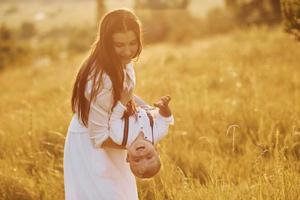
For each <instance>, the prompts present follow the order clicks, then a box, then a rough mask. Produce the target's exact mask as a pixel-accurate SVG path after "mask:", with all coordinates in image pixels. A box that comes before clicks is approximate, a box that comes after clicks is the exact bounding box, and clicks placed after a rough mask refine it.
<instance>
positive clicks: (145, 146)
mask: <svg viewBox="0 0 300 200" xmlns="http://www.w3.org/2000/svg"><path fill="white" fill-rule="evenodd" d="M127 162H129V164H130V169H131V171H132V173H133V174H134V175H135V176H136V177H139V178H151V177H153V176H154V175H156V174H157V173H158V172H159V170H160V166H161V164H160V158H159V155H158V152H157V151H156V149H155V147H154V146H153V144H152V143H151V142H149V141H147V140H145V139H139V140H136V141H135V142H133V143H132V145H131V146H130V147H129V148H128V154H127Z"/></svg>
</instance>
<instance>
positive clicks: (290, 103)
mask: <svg viewBox="0 0 300 200" xmlns="http://www.w3.org/2000/svg"><path fill="white" fill-rule="evenodd" d="M299 45H300V44H299V42H298V43H297V42H296V41H295V40H294V39H293V38H292V37H291V36H290V35H288V34H286V33H284V32H283V28H282V27H281V26H277V27H273V28H268V27H252V28H248V29H245V30H234V31H232V32H230V33H226V34H219V35H214V36H212V37H207V38H205V39H195V40H190V41H188V42H185V43H181V44H174V43H167V42H161V43H158V44H152V45H150V44H149V45H146V46H145V48H144V50H143V53H142V55H141V57H140V58H139V60H138V61H136V62H135V63H134V65H135V70H136V76H137V88H136V89H135V93H136V94H138V95H139V96H141V97H142V98H143V99H145V100H146V101H147V102H149V103H150V104H151V103H152V102H154V101H155V100H156V99H157V98H159V97H160V96H162V95H165V94H170V95H171V96H172V102H171V108H172V111H173V114H174V116H175V125H174V126H172V127H171V128H170V131H169V133H168V136H167V137H166V138H165V139H164V140H162V142H161V143H160V144H159V146H158V149H159V151H160V156H161V159H162V163H163V166H162V169H161V171H160V173H159V174H158V175H157V176H156V177H155V178H153V179H150V180H146V181H145V180H144V181H143V180H138V189H139V196H140V199H141V200H144V199H145V200H152V199H156V200H166V199H168V200H173V199H174V200H190V199H193V200H194V199H195V200H198V199H203V200H233V199H234V200H238V199H249V200H255V199H257V200H274V199H275V200H283V199H288V200H296V199H299V196H300V189H299V188H300V163H299V160H300V104H299V98H300V68H299V58H300V48H299V47H300V46H299ZM86 55H87V51H86V52H84V53H81V54H74V55H73V56H70V57H62V58H61V59H57V60H55V59H54V60H51V62H49V61H47V60H43V59H42V58H37V60H38V62H34V63H31V64H30V65H28V66H24V65H22V63H18V64H14V65H15V66H9V67H7V68H4V69H3V70H2V71H0V90H1V93H0V149H1V151H0V199H5V200H6V199H14V200H17V199H20V200H27V199H28V200H31V199H34V200H35V199H44V200H50V199H51V200H53V199H57V200H60V199H64V186H63V148H64V141H65V135H66V131H67V128H68V125H69V122H70V119H71V116H72V113H71V108H70V96H71V91H72V84H73V81H74V78H75V75H76V73H77V71H78V68H79V65H80V63H81V62H82V60H83V59H84V57H85V56H86ZM149 91H151V92H149Z"/></svg>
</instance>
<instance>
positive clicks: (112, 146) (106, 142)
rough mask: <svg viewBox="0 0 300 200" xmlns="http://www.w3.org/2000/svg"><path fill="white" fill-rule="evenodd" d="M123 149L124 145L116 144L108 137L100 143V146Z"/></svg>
mask: <svg viewBox="0 0 300 200" xmlns="http://www.w3.org/2000/svg"><path fill="white" fill-rule="evenodd" d="M106 147H108V148H114V149H125V147H124V146H122V145H119V144H116V143H115V142H114V141H113V140H112V139H111V138H110V137H109V138H107V139H106V140H105V141H104V142H103V143H102V145H101V148H106Z"/></svg>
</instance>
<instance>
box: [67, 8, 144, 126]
mask: <svg viewBox="0 0 300 200" xmlns="http://www.w3.org/2000/svg"><path fill="white" fill-rule="evenodd" d="M126 31H133V32H134V33H135V35H136V38H137V41H138V50H137V52H136V54H135V55H134V56H133V57H134V58H136V57H138V56H139V55H140V53H141V51H142V42H141V28H140V22H139V20H138V18H137V17H136V15H135V14H134V13H132V12H131V11H129V10H126V9H118V10H114V11H111V12H109V13H107V14H106V15H105V16H104V17H103V18H102V20H101V23H100V26H99V31H98V36H97V39H96V41H95V42H94V44H93V46H92V48H91V52H90V54H89V55H88V57H87V58H86V59H85V60H84V62H83V64H82V65H81V67H80V70H79V72H78V74H77V77H76V80H75V83H74V86H73V93H72V99H71V105H72V111H73V113H75V112H77V113H78V116H79V118H80V119H81V121H82V123H83V124H84V125H85V126H87V124H88V116H89V111H90V106H91V102H92V101H93V100H94V99H95V97H96V95H97V93H99V92H100V89H101V80H102V78H101V77H102V74H103V73H106V74H107V75H108V76H109V78H110V80H111V81H112V87H113V107H114V106H115V105H116V103H117V101H118V100H120V96H121V92H122V90H123V81H124V73H123V67H122V64H121V61H120V60H119V59H118V56H117V55H116V53H115V50H114V48H113V39H112V35H113V34H114V33H118V32H126ZM88 81H92V88H91V93H90V96H89V97H88V98H86V96H85V90H86V86H87V82H88ZM128 105H129V106H128V107H129V112H130V110H132V109H134V102H133V100H131V102H129V104H128ZM113 107H112V108H113Z"/></svg>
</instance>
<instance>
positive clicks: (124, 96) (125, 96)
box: [120, 87, 133, 106]
mask: <svg viewBox="0 0 300 200" xmlns="http://www.w3.org/2000/svg"><path fill="white" fill-rule="evenodd" d="M132 98H133V88H128V87H124V89H123V91H122V93H121V98H120V102H121V103H122V104H123V105H124V106H126V105H127V103H128V102H129V101H130V100H131V99H132Z"/></svg>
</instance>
